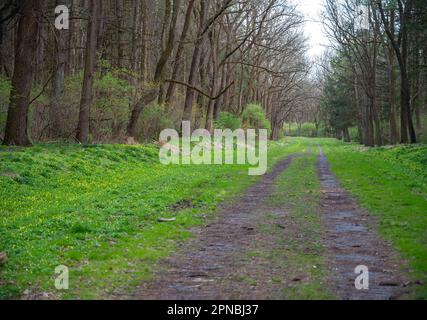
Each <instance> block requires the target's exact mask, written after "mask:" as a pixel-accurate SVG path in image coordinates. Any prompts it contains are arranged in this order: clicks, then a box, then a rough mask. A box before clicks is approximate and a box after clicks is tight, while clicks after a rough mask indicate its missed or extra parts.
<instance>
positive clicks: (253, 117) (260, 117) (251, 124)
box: [242, 104, 271, 130]
mask: <svg viewBox="0 0 427 320" xmlns="http://www.w3.org/2000/svg"><path fill="white" fill-rule="evenodd" d="M242 121H243V127H244V128H245V129H267V130H271V125H270V121H268V119H267V117H266V115H265V113H264V110H263V109H262V107H261V106H260V105H258V104H249V105H248V106H247V107H246V109H245V111H244V112H243V115H242Z"/></svg>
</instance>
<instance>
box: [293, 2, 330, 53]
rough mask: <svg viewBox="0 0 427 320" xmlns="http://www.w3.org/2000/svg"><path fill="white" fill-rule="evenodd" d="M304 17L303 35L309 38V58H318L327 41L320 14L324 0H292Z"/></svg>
mask: <svg viewBox="0 0 427 320" xmlns="http://www.w3.org/2000/svg"><path fill="white" fill-rule="evenodd" d="M292 1H293V2H294V3H295V4H296V5H297V8H298V11H300V12H301V13H302V14H304V17H305V20H306V22H305V34H306V36H307V37H308V38H309V41H308V43H309V46H310V49H309V52H308V54H309V56H310V57H311V58H315V57H318V56H320V55H321V54H322V52H324V51H325V49H326V48H325V46H327V45H328V39H327V37H326V35H325V34H324V31H323V25H322V23H321V12H322V9H323V4H324V0H292Z"/></svg>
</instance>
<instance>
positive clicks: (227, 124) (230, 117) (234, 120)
mask: <svg viewBox="0 0 427 320" xmlns="http://www.w3.org/2000/svg"><path fill="white" fill-rule="evenodd" d="M215 127H216V128H218V129H231V130H237V129H239V128H241V127H242V120H241V119H240V118H239V117H237V116H235V115H234V114H231V113H229V112H222V113H221V115H220V117H219V121H218V122H217V123H216V124H215Z"/></svg>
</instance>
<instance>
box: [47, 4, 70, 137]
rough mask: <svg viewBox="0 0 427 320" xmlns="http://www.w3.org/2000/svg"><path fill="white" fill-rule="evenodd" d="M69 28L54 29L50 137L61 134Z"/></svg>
mask: <svg viewBox="0 0 427 320" xmlns="http://www.w3.org/2000/svg"><path fill="white" fill-rule="evenodd" d="M67 2H68V1H61V0H57V1H56V5H57V6H58V5H61V4H66V5H68V3H67ZM69 33H70V31H69V30H55V39H56V43H55V57H54V61H55V65H54V78H53V83H52V102H51V105H50V109H49V111H50V112H49V118H50V137H52V138H57V137H59V136H60V135H61V123H60V121H61V113H62V110H61V109H62V107H63V105H62V101H61V100H62V98H63V96H64V86H65V84H64V82H65V70H66V62H67V40H68V38H69Z"/></svg>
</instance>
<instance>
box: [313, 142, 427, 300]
mask: <svg viewBox="0 0 427 320" xmlns="http://www.w3.org/2000/svg"><path fill="white" fill-rule="evenodd" d="M318 142H319V143H320V144H321V145H322V146H323V148H324V150H325V152H326V154H327V156H328V158H329V161H330V162H331V166H332V170H333V171H334V172H335V173H336V174H337V176H338V177H339V178H340V180H341V182H342V183H343V185H344V187H345V188H346V189H347V190H349V191H350V192H351V193H352V194H353V195H354V196H356V197H357V198H358V200H359V202H360V204H361V205H362V206H363V207H365V208H367V209H368V210H369V211H370V212H371V213H372V214H375V216H376V217H377V218H378V220H379V223H380V232H381V234H382V235H383V236H384V237H385V238H387V239H388V240H390V241H392V243H393V244H394V246H395V247H396V248H397V249H398V250H399V251H400V252H401V253H402V255H403V257H404V258H405V259H407V261H408V263H409V266H410V267H411V269H412V276H413V278H414V280H415V281H418V282H419V283H420V285H419V286H418V290H417V293H416V294H417V298H420V299H427V146H424V145H417V146H398V147H394V148H374V149H367V148H363V147H360V146H357V145H344V144H342V143H340V142H337V141H334V140H318Z"/></svg>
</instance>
